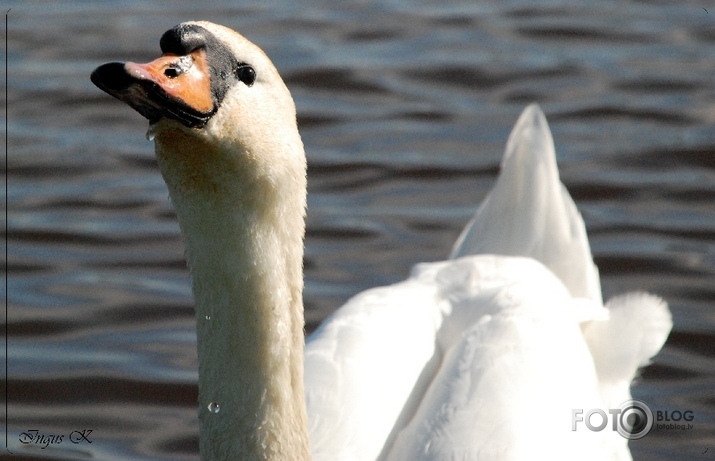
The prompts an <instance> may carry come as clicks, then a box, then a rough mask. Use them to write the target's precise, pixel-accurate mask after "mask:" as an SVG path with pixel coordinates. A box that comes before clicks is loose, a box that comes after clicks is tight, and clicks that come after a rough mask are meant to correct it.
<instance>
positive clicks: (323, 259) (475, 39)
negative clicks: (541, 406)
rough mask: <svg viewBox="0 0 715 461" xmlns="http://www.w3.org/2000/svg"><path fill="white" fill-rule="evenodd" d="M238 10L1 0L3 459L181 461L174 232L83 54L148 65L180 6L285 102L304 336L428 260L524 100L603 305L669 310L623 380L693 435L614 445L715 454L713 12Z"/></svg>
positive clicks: (490, 167)
mask: <svg viewBox="0 0 715 461" xmlns="http://www.w3.org/2000/svg"><path fill="white" fill-rule="evenodd" d="M237 3H238V2H231V3H230V4H224V3H220V2H217V3H216V5H214V6H206V5H205V4H199V3H197V2H181V1H179V2H171V3H168V2H146V1H142V2H138V1H135V2H132V1H122V2H119V1H114V2H101V3H98V2H89V1H87V2H56V1H53V2H49V1H36V2H9V3H7V8H10V7H11V8H12V10H11V11H10V13H9V29H8V31H9V41H8V43H7V45H8V49H9V52H8V60H9V67H8V70H9V81H8V83H9V93H8V95H7V101H8V104H9V113H8V125H9V130H8V135H9V150H8V165H9V167H8V171H7V173H8V175H7V177H8V189H9V195H8V200H9V207H8V227H9V233H8V235H7V237H8V254H9V257H8V266H9V272H8V279H9V286H8V292H7V295H8V299H9V317H8V319H7V326H8V335H9V343H8V350H9V356H8V359H9V375H8V377H9V380H8V382H9V387H8V388H7V391H8V393H9V414H8V416H9V426H8V435H9V443H10V449H11V451H12V452H13V453H14V454H15V455H14V457H12V456H5V457H4V459H62V460H76V459H100V460H183V459H187V460H188V459H192V460H193V459H197V452H198V424H197V420H196V395H197V390H196V378H197V372H196V353H195V336H194V320H193V308H192V299H191V293H190V289H189V284H188V275H187V271H186V269H185V264H184V260H183V249H182V244H181V239H180V235H179V230H178V226H177V224H176V221H175V217H174V212H173V211H172V209H171V206H170V204H169V202H168V199H167V191H166V189H165V186H164V184H163V182H162V180H161V178H160V176H159V173H158V170H157V167H156V162H155V160H154V157H153V147H152V145H151V143H149V142H147V141H146V139H145V135H144V133H145V131H146V128H147V124H146V121H145V120H144V119H142V118H141V117H140V116H139V115H138V114H136V113H135V112H133V111H132V110H130V109H129V108H127V107H125V106H123V105H121V104H120V103H118V102H116V101H115V100H113V99H111V98H110V97H108V96H107V95H105V94H104V93H102V92H100V91H99V90H97V89H96V88H95V87H94V86H93V85H92V84H91V83H90V81H89V74H90V72H91V71H92V70H93V69H94V68H95V67H96V66H97V65H99V64H101V63H103V62H106V61H111V60H135V61H139V62H142V61H148V60H150V59H153V58H154V57H156V56H158V53H159V47H158V38H159V37H160V36H161V34H162V33H163V32H164V31H165V30H166V29H168V28H170V27H171V26H173V25H174V24H176V23H178V22H181V21H184V20H190V19H208V20H212V21H215V22H219V23H222V24H225V25H228V26H231V27H233V28H235V29H237V30H239V31H241V32H242V33H243V34H244V35H246V36H247V37H249V38H250V39H251V40H253V41H254V42H256V43H257V44H259V45H260V46H261V47H262V48H264V50H265V51H266V52H267V53H268V54H269V56H271V57H272V59H273V60H274V62H275V64H276V65H277V67H278V68H279V70H280V71H281V73H282V75H283V76H284V78H285V80H286V82H287V84H288V86H289V87H290V89H291V90H292V92H293V96H294V98H295V100H296V103H297V107H298V112H299V123H300V128H301V132H302V135H303V139H304V142H305V145H306V149H307V153H308V157H309V182H310V190H309V197H310V198H309V211H308V234H307V241H306V263H305V265H306V292H305V299H306V309H307V312H306V321H307V324H308V329H309V330H312V329H313V328H315V326H316V325H317V324H318V323H319V322H320V321H321V319H323V318H324V317H325V316H326V315H327V314H328V313H330V312H331V311H332V310H333V309H335V308H336V307H338V306H340V305H341V304H342V303H343V302H344V301H345V300H346V299H347V298H348V297H349V296H351V295H353V294H355V293H357V292H359V291H361V290H363V289H365V288H368V287H372V286H376V285H383V284H387V283H391V282H394V281H398V280H401V279H403V278H404V277H405V276H406V274H407V273H408V270H409V268H410V267H411V266H412V265H413V264H415V263H417V262H420V261H430V260H437V259H442V258H444V257H445V256H446V255H447V254H448V252H449V250H450V248H451V245H452V242H453V241H454V239H455V238H456V237H457V235H458V233H459V231H460V229H461V227H462V226H463V225H464V223H466V221H467V220H468V218H469V216H470V215H471V213H472V212H473V211H474V209H475V208H476V205H477V204H478V203H479V201H480V200H481V199H482V198H483V197H484V195H485V193H486V192H487V191H488V190H489V188H490V187H491V185H492V184H493V181H494V178H495V176H496V173H497V171H498V163H499V160H500V158H501V154H502V151H503V148H504V145H505V142H506V137H507V135H508V133H509V130H510V129H511V127H512V125H513V123H514V122H515V121H516V118H517V116H518V114H519V113H520V111H521V110H522V109H523V107H524V106H525V105H526V104H528V103H530V102H538V103H539V104H541V106H542V108H543V109H544V110H545V112H546V114H547V117H548V119H549V121H550V123H551V127H552V130H553V133H554V138H555V141H556V148H557V152H558V156H559V163H560V168H561V172H562V179H563V181H564V183H565V184H566V185H567V187H568V188H569V190H570V191H571V194H572V195H573V197H574V199H575V201H576V202H577V204H578V206H579V208H580V209H581V211H582V213H583V216H584V219H585V221H586V226H587V228H588V230H589V235H590V238H591V243H592V247H593V252H594V256H595V259H596V263H597V264H598V266H599V268H600V271H601V274H602V282H603V290H604V295H605V296H606V297H608V296H610V295H613V294H617V293H621V292H624V291H628V290H648V291H651V292H654V293H657V294H659V295H661V296H663V297H664V298H665V299H667V300H668V302H669V303H670V306H671V310H672V312H673V315H674V322H675V328H674V331H673V333H672V335H671V337H670V338H669V340H668V342H667V343H666V346H665V348H664V350H663V352H662V353H661V354H660V355H659V356H657V357H656V359H655V360H654V363H653V364H652V365H651V366H650V367H648V368H647V369H645V370H644V372H643V373H642V376H641V379H640V380H639V381H638V383H637V385H636V386H635V387H634V389H633V393H634V396H635V397H637V398H640V399H641V400H644V401H646V402H647V403H648V404H649V405H651V407H653V408H654V409H660V410H665V411H671V412H672V411H683V412H684V411H688V410H689V411H692V412H693V415H694V419H693V421H691V422H690V423H691V424H692V426H693V427H692V428H691V429H687V428H686V429H684V430H678V429H654V430H653V431H652V432H651V433H650V434H649V435H648V436H646V437H645V438H643V439H641V440H638V441H634V442H632V443H631V447H632V450H633V454H634V458H635V459H636V460H671V459H676V460H692V459H715V130H714V129H713V122H714V121H715V83H714V81H713V75H714V72H713V68H714V63H715V4H712V3H711V2H677V3H676V2H669V3H667V2H660V1H630V2H623V1H601V2H587V1H585V0H581V1H578V0H575V1H568V2H567V1H549V2H540V3H539V4H538V5H537V4H536V3H534V2H526V1H509V0H508V1H481V2H457V1H448V2H444V1H439V2H438V1H432V2H429V1H423V2H407V1H404V0H401V1H387V2H381V3H380V4H373V3H369V2H351V3H348V4H346V3H342V4H341V6H336V5H335V4H334V2H327V1H319V0H314V1H307V2H293V3H292V4H291V5H288V6H286V5H285V4H283V3H282V2H277V1H276V2H271V1H269V2H266V1H261V2H255V3H254V4H246V5H241V6H238V5H237ZM244 3H245V2H244ZM671 414H672V413H671ZM32 430H36V431H37V432H35V433H33V432H30V431H32ZM87 431H91V432H87ZM39 436H44V437H45V438H44V441H43V442H41V443H35V442H34V441H33V442H31V443H23V442H27V441H28V440H36V438H37V437H39ZM51 436H55V437H54V438H53V437H51ZM60 436H61V437H60ZM33 437H34V439H33ZM89 441H91V443H89ZM43 447H44V448H43ZM2 456H3V455H0V457H2Z"/></svg>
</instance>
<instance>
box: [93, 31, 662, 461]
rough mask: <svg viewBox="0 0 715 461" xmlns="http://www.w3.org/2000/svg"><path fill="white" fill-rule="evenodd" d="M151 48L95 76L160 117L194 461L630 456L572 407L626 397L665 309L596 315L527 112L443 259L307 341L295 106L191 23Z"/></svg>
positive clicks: (273, 75)
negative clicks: (186, 275)
mask: <svg viewBox="0 0 715 461" xmlns="http://www.w3.org/2000/svg"><path fill="white" fill-rule="evenodd" d="M160 45H161V49H162V51H163V53H164V54H163V56H162V57H160V58H158V59H157V60H155V61H153V62H150V63H147V64H136V63H131V62H128V63H109V64H105V65H103V66H100V67H98V68H97V69H96V70H95V71H94V72H93V74H92V81H93V82H94V83H95V84H96V85H97V86H98V87H99V88H101V89H102V90H104V91H106V92H107V93H109V94H110V95H113V96H115V97H117V98H118V99H120V100H122V101H124V102H126V103H127V104H129V105H130V106H131V107H133V108H134V109H136V110H137V111H138V112H139V113H141V114H142V115H143V116H145V117H146V118H148V119H149V122H150V130H151V132H152V136H154V141H155V149H156V155H157V158H158V162H159V167H160V169H161V173H162V175H163V177H164V180H165V181H166V184H167V186H168V188H169V193H170V197H171V201H172V203H173V205H174V206H175V208H176V211H177V214H178V219H179V223H180V226H181V230H182V234H183V236H184V239H185V245H186V256H187V260H188V265H189V268H190V270H191V275H192V283H193V292H194V296H195V298H196V320H197V339H198V357H199V402H200V410H199V418H200V451H201V456H202V458H203V459H206V460H239V459H240V460H259V459H260V460H266V459H270V460H278V459H280V460H307V459H310V458H311V457H312V458H313V459H316V460H318V459H320V460H410V461H414V460H457V459H459V460H462V459H465V460H477V459H479V460H513V459H546V458H548V459H569V460H571V459H599V460H603V459H630V452H629V451H628V447H627V440H626V439H625V438H623V437H621V436H620V435H619V434H618V433H617V432H615V431H613V430H611V427H610V424H609V427H607V428H606V429H605V430H602V431H589V430H587V429H586V428H585V427H584V426H583V425H582V426H581V427H580V428H579V430H576V431H573V430H572V410H573V409H583V410H584V411H588V410H589V409H596V408H599V409H603V410H604V411H607V410H608V409H612V408H618V405H619V404H621V403H622V402H623V401H625V400H628V399H629V398H630V392H629V386H630V382H631V380H632V379H633V377H634V376H635V373H636V371H637V368H638V367H639V366H642V365H644V364H646V363H647V362H648V360H649V359H650V358H651V357H652V356H653V355H655V354H656V353H657V352H658V350H659V349H660V348H661V346H662V344H663V342H664V341H665V338H666V336H667V334H668V332H669V331H670V328H671V318H670V313H669V311H668V308H667V306H666V304H665V303H664V302H663V301H662V300H661V299H659V298H657V297H655V296H652V295H648V294H643V293H636V294H630V295H626V296H622V297H618V298H615V299H613V300H611V301H609V302H608V303H607V304H606V305H605V307H604V306H603V304H602V301H601V292H600V286H599V277H598V273H597V269H596V267H595V266H594V264H593V262H592V258H591V252H590V249H589V245H588V240H587V238H586V232H585V228H584V224H583V221H582V219H581V217H580V215H579V213H578V211H577V210H576V207H575V205H574V203H573V201H572V200H571V198H570V196H569V195H568V192H567V191H566V189H565V188H564V187H563V186H562V185H561V183H560V180H559V177H558V171H557V168H556V161H555V154H554V147H553V141H552V139H551V134H550V132H549V129H548V126H547V124H546V119H545V118H544V115H543V114H542V112H541V111H540V109H539V108H538V107H537V106H529V107H528V108H527V109H526V110H525V111H524V113H523V114H522V116H521V118H520V119H519V121H518V122H517V124H516V127H515V128H514V131H513V132H512V134H511V136H510V138H509V140H508V144H507V148H506V154H505V156H504V160H503V163H502V171H501V175H500V176H499V179H498V181H497V183H496V185H495V186H494V189H493V190H492V192H491V193H490V195H489V196H488V197H487V199H486V200H485V201H484V203H483V204H482V205H481V206H480V207H479V209H478V210H477V212H476V215H475V216H474V218H473V219H472V221H471V222H470V223H469V225H468V226H467V228H466V229H465V230H464V232H463V233H462V235H461V237H460V238H459V240H458V241H457V243H456V244H455V247H454V249H453V251H452V255H451V259H449V260H447V261H442V262H437V263H430V264H420V265H417V266H416V267H415V268H414V270H413V271H412V274H411V275H410V277H409V278H408V279H407V280H406V281H404V282H402V283H398V284H395V285H392V286H388V287H381V288H376V289H373V290H369V291H366V292H364V293H362V294H359V295H357V296H355V297H354V298H353V299H351V300H350V301H349V302H348V303H347V304H346V305H345V306H343V307H342V308H341V309H339V310H337V311H336V312H335V313H334V314H333V315H332V316H331V317H330V318H329V319H327V320H326V321H325V323H324V324H323V325H322V326H321V327H320V328H319V329H318V331H316V332H315V334H314V335H313V336H312V337H311V338H309V339H308V341H307V344H305V346H304V334H303V323H304V319H303V303H302V288H303V272H302V258H303V234H304V227H305V224H304V216H305V207H306V160H305V154H304V151H303V144H302V142H301V138H300V136H299V134H298V130H297V126H296V114H295V107H294V104H293V100H292V98H291V96H290V93H289V92H288V90H287V88H286V87H285V85H284V83H283V81H282V80H281V78H280V76H279V75H278V72H277V71H276V69H275V68H274V67H273V65H272V64H271V62H270V60H269V59H268V58H267V57H266V55H265V54H264V53H263V52H262V51H261V50H260V49H259V48H258V47H256V46H255V45H253V44H252V43H251V42H249V41H248V40H246V39H245V38H244V37H242V36H241V35H239V34H237V33H236V32H234V31H232V30H230V29H227V28H225V27H222V26H218V25H215V24H212V23H208V22H189V23H183V24H180V25H178V26H176V27H174V28H173V29H171V30H169V31H167V32H166V33H165V34H164V35H163V36H162V38H161V42H160ZM304 383H305V389H304ZM306 404H307V411H306ZM595 424H598V421H595ZM309 441H310V443H309ZM309 447H310V448H309Z"/></svg>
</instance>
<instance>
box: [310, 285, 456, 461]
mask: <svg viewBox="0 0 715 461" xmlns="http://www.w3.org/2000/svg"><path fill="white" fill-rule="evenodd" d="M436 296H437V291H436V289H435V287H434V286H430V285H428V284H423V283H420V282H419V281H415V280H407V281H404V282H401V283H398V284H396V285H392V286H388V287H381V288H374V289H371V290H368V291H365V292H363V293H361V294H359V295H357V296H355V297H354V298H352V299H351V300H349V301H348V302H347V304H345V305H344V306H343V307H342V308H340V309H339V310H338V311H336V312H335V313H334V314H333V315H332V316H331V317H329V318H328V319H327V320H326V321H325V322H324V323H323V324H322V325H321V327H320V328H319V329H318V330H317V331H315V332H314V333H313V334H312V335H311V336H310V337H309V338H308V340H307V343H306V350H305V392H306V404H307V407H308V433H309V436H310V444H311V451H312V454H313V459H314V460H316V461H317V460H345V461H348V460H356V461H357V460H360V461H364V460H374V459H378V457H379V456H380V454H381V452H382V450H383V449H384V447H385V446H386V445H389V441H388V439H389V438H390V437H391V433H392V431H393V429H394V428H395V427H396V426H400V425H401V424H399V423H398V420H399V419H400V418H401V417H402V418H404V416H402V414H403V412H405V411H408V410H406V408H408V407H409V405H410V404H413V403H411V402H413V401H416V400H419V398H418V397H413V398H412V399H411V398H410V396H411V395H412V394H417V393H420V391H419V389H418V387H419V386H418V385H417V384H418V381H420V382H421V383H423V386H426V385H427V384H428V383H429V382H431V380H432V375H433V374H434V372H435V371H436V363H437V361H438V358H437V357H436V354H437V350H436V334H437V331H438V330H439V328H440V324H441V321H442V318H441V313H440V311H439V303H440V301H439V300H438V299H437V297H436Z"/></svg>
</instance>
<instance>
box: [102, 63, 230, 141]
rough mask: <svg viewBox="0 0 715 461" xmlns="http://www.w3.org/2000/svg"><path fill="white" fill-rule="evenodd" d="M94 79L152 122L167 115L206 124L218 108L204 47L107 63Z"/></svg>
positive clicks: (198, 124) (184, 120)
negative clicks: (136, 60)
mask: <svg viewBox="0 0 715 461" xmlns="http://www.w3.org/2000/svg"><path fill="white" fill-rule="evenodd" d="M91 79H92V82H93V83H94V84H95V85H97V86H98V87H99V88H100V89H102V90H104V91H106V92H107V93H109V94H110V95H112V96H114V97H115V98H117V99H119V100H120V101H123V102H125V103H127V104H128V105H129V106H131V107H132V108H134V109H135V110H136V111H137V112H139V113H140V114H142V115H143V116H144V117H146V118H147V119H149V121H150V122H151V123H154V122H156V121H158V120H159V119H160V118H161V117H164V116H166V117H169V118H172V119H175V120H178V121H179V122H181V123H183V124H184V125H186V126H189V127H202V126H203V125H205V124H206V122H208V120H209V118H210V117H211V116H212V115H213V113H214V112H215V111H216V102H215V100H214V96H213V94H212V91H211V76H210V73H209V68H208V63H207V60H206V53H205V52H204V51H203V50H201V49H199V50H196V51H193V52H191V53H190V54H187V55H184V56H178V55H175V54H165V55H164V56H162V57H160V58H158V59H156V60H154V61H152V62H148V63H146V64H137V63H134V62H127V63H118V62H114V63H108V64H104V65H102V66H99V67H98V68H97V69H95V71H94V72H92V76H91Z"/></svg>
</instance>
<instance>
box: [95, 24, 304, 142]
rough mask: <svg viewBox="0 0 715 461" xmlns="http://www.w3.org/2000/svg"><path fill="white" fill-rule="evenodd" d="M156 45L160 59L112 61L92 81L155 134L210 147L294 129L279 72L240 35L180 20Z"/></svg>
mask: <svg viewBox="0 0 715 461" xmlns="http://www.w3.org/2000/svg"><path fill="white" fill-rule="evenodd" d="M159 44H160V47H161V51H162V53H163V54H162V56H161V57H159V58H157V59H155V60H154V61H151V62H148V63H144V64H139V63H135V62H111V63H107V64H104V65H102V66H99V67H98V68H97V69H95V70H94V72H93V73H92V75H91V80H92V82H93V83H94V84H95V85H96V86H98V87H99V88H100V89H102V90H103V91H105V92H107V93H108V94H110V95H112V96H114V97H115V98H117V99H119V100H120V101H123V102H125V103H126V104H128V105H129V106H130V107H132V108H133V109H135V110H136V111H137V112H139V113H140V114H141V115H143V116H144V117H145V118H147V119H148V120H149V123H150V125H151V131H152V132H154V133H155V134H158V133H160V132H162V131H165V130H172V131H176V130H182V131H183V132H185V133H189V134H191V135H195V136H200V137H208V138H210V139H212V140H214V141H215V140H225V138H227V137H228V138H231V137H232V135H233V134H239V135H241V134H242V135H243V136H244V137H245V136H249V137H252V136H250V135H251V134H252V133H251V132H252V131H254V132H255V131H258V133H253V134H254V135H257V136H258V137H263V138H266V137H271V135H274V136H275V134H276V132H277V131H276V130H278V132H281V131H285V130H286V127H289V128H292V129H293V130H295V131H297V128H295V126H296V121H295V106H294V104H293V100H292V98H291V96H290V93H289V91H288V89H287V88H286V86H285V84H284V83H283V80H282V79H281V77H280V76H279V74H278V71H277V70H276V68H275V67H274V66H273V64H272V63H271V61H270V59H269V58H268V57H267V56H266V55H265V53H264V52H263V51H262V50H261V49H260V48H259V47H258V46H256V45H254V44H253V43H251V42H250V41H249V40H247V39H246V38H244V37H243V36H242V35H240V34H238V33H237V32H235V31H233V30H231V29H229V28H227V27H224V26H220V25H217V24H213V23H210V22H206V21H196V22H185V23H181V24H178V25H177V26H175V27H173V28H171V29H169V30H168V31H166V32H165V33H164V34H163V35H162V37H161V39H160V42H159ZM283 136H284V137H285V135H283ZM229 141H237V140H236V139H229ZM238 141H241V140H238ZM247 143H248V142H247V140H245V139H244V140H243V142H242V144H247Z"/></svg>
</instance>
